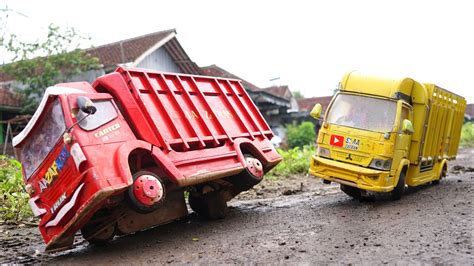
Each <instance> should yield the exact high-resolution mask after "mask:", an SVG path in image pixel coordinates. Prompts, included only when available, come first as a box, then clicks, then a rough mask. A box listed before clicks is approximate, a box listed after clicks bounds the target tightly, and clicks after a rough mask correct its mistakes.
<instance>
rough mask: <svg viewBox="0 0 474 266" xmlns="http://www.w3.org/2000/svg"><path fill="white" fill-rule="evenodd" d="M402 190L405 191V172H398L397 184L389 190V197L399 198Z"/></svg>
mask: <svg viewBox="0 0 474 266" xmlns="http://www.w3.org/2000/svg"><path fill="white" fill-rule="evenodd" d="M403 191H405V172H401V173H400V177H399V178H398V183H397V186H395V188H394V189H393V190H392V192H390V198H391V199H392V200H399V199H401V198H402V195H403Z"/></svg>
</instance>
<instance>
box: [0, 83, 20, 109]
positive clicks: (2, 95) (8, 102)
mask: <svg viewBox="0 0 474 266" xmlns="http://www.w3.org/2000/svg"><path fill="white" fill-rule="evenodd" d="M0 106H2V107H21V106H22V105H21V98H20V97H19V96H18V95H16V94H14V93H12V92H11V91H10V90H8V89H7V88H5V87H2V85H0Z"/></svg>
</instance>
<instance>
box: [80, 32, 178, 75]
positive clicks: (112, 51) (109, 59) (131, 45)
mask: <svg viewBox="0 0 474 266" xmlns="http://www.w3.org/2000/svg"><path fill="white" fill-rule="evenodd" d="M173 32H174V33H175V32H176V30H174V29H171V30H165V31H159V32H155V33H150V34H147V35H143V36H139V37H135V38H131V39H127V40H122V41H118V42H114V43H109V44H105V45H101V46H98V47H94V48H90V49H87V50H86V51H87V53H89V54H90V55H92V56H94V57H97V58H99V62H100V63H101V64H103V65H104V66H105V67H106V68H107V67H111V66H113V67H115V66H117V65H118V64H123V63H128V62H134V61H135V59H137V58H138V57H139V56H140V55H142V54H143V53H145V52H146V51H147V50H148V49H150V48H151V47H152V46H153V45H155V44H156V43H158V42H159V41H161V40H163V39H164V38H166V37H167V36H168V35H170V34H171V33H173Z"/></svg>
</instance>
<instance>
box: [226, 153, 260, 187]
mask: <svg viewBox="0 0 474 266" xmlns="http://www.w3.org/2000/svg"><path fill="white" fill-rule="evenodd" d="M244 158H245V161H246V163H247V167H246V168H245V169H244V170H243V171H242V172H241V173H240V174H238V175H235V176H231V177H228V180H229V181H230V182H231V183H232V184H233V185H234V186H236V187H237V188H238V189H239V190H240V191H246V190H249V189H251V188H252V187H253V186H255V185H256V184H258V183H260V182H261V181H262V180H263V165H262V163H261V162H260V161H259V160H258V159H257V158H255V157H253V156H252V155H250V154H244Z"/></svg>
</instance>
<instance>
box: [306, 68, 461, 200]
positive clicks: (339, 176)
mask: <svg viewBox="0 0 474 266" xmlns="http://www.w3.org/2000/svg"><path fill="white" fill-rule="evenodd" d="M465 108H466V100H465V99H464V98H463V97H461V96H459V95H456V94H454V93H452V92H449V91H447V90H444V89H442V88H440V87H438V86H436V85H434V84H425V83H420V82H417V81H415V80H413V79H411V78H403V79H382V78H377V77H371V76H365V75H362V74H360V73H358V72H350V73H348V74H346V75H345V76H344V77H343V79H342V81H341V83H340V85H339V91H338V93H337V94H336V95H335V96H334V97H333V99H332V101H331V103H330V104H329V106H328V109H327V112H326V113H325V116H324V119H323V121H322V127H321V129H320V131H319V134H318V137H317V141H316V142H317V149H316V154H314V155H313V156H312V158H311V164H310V169H309V172H310V173H311V174H312V175H314V176H316V177H320V178H322V179H323V182H324V183H331V182H337V183H339V184H340V185H341V190H342V191H343V192H344V193H346V194H347V195H349V196H351V197H353V198H359V199H360V198H361V197H364V195H365V194H366V193H367V191H374V192H387V193H390V197H391V198H392V199H393V200H398V199H400V198H401V196H402V194H403V191H404V189H405V186H406V185H408V186H418V185H421V184H425V183H428V182H432V183H433V184H439V182H440V180H441V179H442V178H443V177H444V176H446V172H447V161H448V160H450V159H454V158H456V153H457V150H458V144H459V139H460V134H461V127H462V124H463V115H464V109H465ZM321 112H322V108H321V105H320V104H316V105H315V106H314V108H313V110H312V111H311V116H312V117H314V118H315V119H320V117H321Z"/></svg>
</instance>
